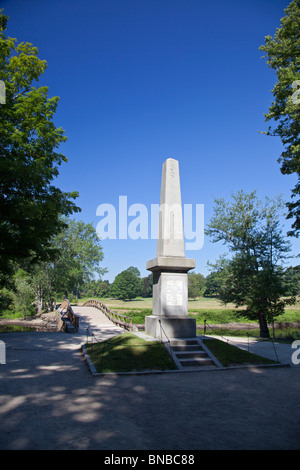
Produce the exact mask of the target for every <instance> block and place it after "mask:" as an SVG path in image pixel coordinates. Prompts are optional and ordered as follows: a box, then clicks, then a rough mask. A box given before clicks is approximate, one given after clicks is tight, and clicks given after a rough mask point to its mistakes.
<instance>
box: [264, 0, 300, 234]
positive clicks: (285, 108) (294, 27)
mask: <svg viewBox="0 0 300 470" xmlns="http://www.w3.org/2000/svg"><path fill="white" fill-rule="evenodd" d="M285 13H286V16H285V17H283V18H282V19H281V27H280V28H277V30H276V33H275V35H274V37H273V38H272V37H271V36H266V37H265V44H264V45H262V46H261V47H260V49H261V50H262V51H264V52H266V54H267V64H268V66H269V67H270V68H272V69H274V70H276V73H277V79H278V81H277V83H276V84H275V87H274V89H273V90H272V93H273V96H274V101H273V102H272V104H271V106H270V108H269V112H268V113H267V114H265V117H266V121H273V125H274V127H273V128H272V126H270V127H269V130H268V132H265V133H266V134H268V135H272V136H279V137H280V138H281V141H282V143H283V145H284V151H283V152H282V154H281V156H280V158H279V160H278V161H279V162H280V163H281V172H282V173H283V174H292V173H296V174H297V175H298V182H297V184H296V186H295V188H294V189H293V190H292V200H291V202H289V203H288V204H287V206H288V209H289V214H288V218H295V221H294V223H293V225H292V229H293V230H292V231H291V232H290V233H289V234H290V235H296V236H298V235H299V230H300V201H299V194H300V179H299V177H300V140H299V135H300V99H299V98H300V94H299V89H300V82H299V80H300V4H299V0H293V1H292V2H291V3H290V5H289V6H288V7H287V9H286V10H285ZM276 126H277V127H276Z"/></svg>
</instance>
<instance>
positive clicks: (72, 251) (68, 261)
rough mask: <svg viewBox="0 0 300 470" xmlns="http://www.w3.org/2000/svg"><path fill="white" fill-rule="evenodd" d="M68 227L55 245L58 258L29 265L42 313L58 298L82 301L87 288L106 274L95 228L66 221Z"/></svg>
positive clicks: (57, 236)
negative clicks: (75, 298) (85, 287)
mask: <svg viewBox="0 0 300 470" xmlns="http://www.w3.org/2000/svg"><path fill="white" fill-rule="evenodd" d="M64 225H65V226H66V227H67V228H66V229H65V230H64V231H62V232H60V233H59V234H57V235H55V236H54V237H53V239H52V242H51V248H52V250H53V252H54V253H56V258H55V259H54V260H49V261H47V262H46V261H44V262H41V263H38V264H35V265H34V266H31V265H30V264H29V263H28V267H27V269H28V271H29V272H30V273H31V276H32V283H33V285H34V287H35V293H36V303H37V305H38V306H39V308H38V310H41V308H42V305H44V306H45V305H47V306H48V308H52V306H53V303H54V301H55V299H56V298H57V296H60V297H69V296H70V295H71V296H73V295H74V296H76V297H77V298H78V297H79V296H80V293H81V291H82V290H83V289H84V286H85V285H86V284H88V283H90V282H91V281H92V280H93V278H94V277H95V276H99V275H102V274H104V273H105V272H106V269H104V268H102V267H101V262H102V260H103V251H102V247H101V242H100V240H99V238H98V236H97V233H96V230H95V228H94V227H93V224H86V223H85V222H83V221H78V222H76V221H75V220H67V219H65V220H64Z"/></svg>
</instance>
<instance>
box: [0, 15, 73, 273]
mask: <svg viewBox="0 0 300 470" xmlns="http://www.w3.org/2000/svg"><path fill="white" fill-rule="evenodd" d="M2 11H3V10H0V80H3V81H4V83H5V88H6V103H5V104H0V110H1V113H0V155H1V171H0V272H2V274H3V273H7V272H9V271H10V267H11V261H12V260H17V262H19V261H20V260H24V259H29V258H30V259H31V260H32V261H37V260H43V259H47V258H48V257H49V256H50V254H51V253H52V250H51V247H50V239H51V237H52V235H53V234H57V233H59V232H60V231H61V229H62V228H64V227H65V225H64V222H63V221H62V219H60V215H61V214H64V215H69V214H71V213H72V212H77V211H78V210H79V208H78V207H76V206H75V204H74V202H73V199H75V198H76V197H77V193H76V192H73V193H64V192H62V191H61V190H60V189H59V188H57V187H55V186H53V184H52V181H53V179H54V178H56V177H57V175H58V168H59V166H60V165H61V164H62V163H63V162H66V161H67V158H66V157H65V156H64V155H62V154H61V153H59V152H58V151H57V149H58V148H59V146H60V144H61V143H62V142H64V141H65V140H66V137H65V136H64V131H63V129H61V128H57V127H56V126H55V125H54V123H53V118H54V114H55V112H56V108H57V104H58V100H59V98H58V97H53V98H48V88H47V87H46V86H41V87H39V88H38V87H36V86H34V85H36V84H37V82H38V80H39V78H40V76H41V75H42V74H43V73H44V72H45V70H46V68H47V63H46V61H45V60H41V59H39V58H38V49H37V48H36V47H34V46H33V45H32V44H30V43H20V44H17V40H16V39H12V38H6V36H5V34H4V31H5V29H6V24H7V20H8V17H6V16H5V15H4V14H3V13H2ZM1 280H2V282H3V277H2V279H1Z"/></svg>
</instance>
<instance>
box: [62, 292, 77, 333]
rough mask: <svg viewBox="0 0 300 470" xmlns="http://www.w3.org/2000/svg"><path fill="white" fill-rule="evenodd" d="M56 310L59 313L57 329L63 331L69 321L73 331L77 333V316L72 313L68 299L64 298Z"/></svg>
mask: <svg viewBox="0 0 300 470" xmlns="http://www.w3.org/2000/svg"><path fill="white" fill-rule="evenodd" d="M58 311H59V313H60V315H61V317H60V328H59V329H60V330H63V331H68V329H69V328H68V323H71V324H72V326H73V328H74V331H75V333H77V332H78V328H79V316H78V315H76V313H74V311H73V309H72V307H71V304H70V302H69V301H68V299H64V301H63V302H62V304H61V305H60V306H59V308H58Z"/></svg>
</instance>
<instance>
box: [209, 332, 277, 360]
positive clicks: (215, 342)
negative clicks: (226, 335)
mask: <svg viewBox="0 0 300 470" xmlns="http://www.w3.org/2000/svg"><path fill="white" fill-rule="evenodd" d="M203 342H204V344H205V345H206V346H207V347H208V349H209V350H210V351H211V352H212V353H213V354H214V356H215V357H216V358H217V359H218V360H219V361H220V363H221V364H222V366H224V367H229V366H236V365H245V364H249V365H250V364H251V365H263V364H279V362H276V361H273V360H271V359H268V358H266V357H262V356H258V355H257V354H253V353H250V352H248V351H245V350H243V349H240V348H238V347H236V346H233V345H232V344H228V343H227V342H225V341H221V340H219V339H215V338H209V339H203Z"/></svg>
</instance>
